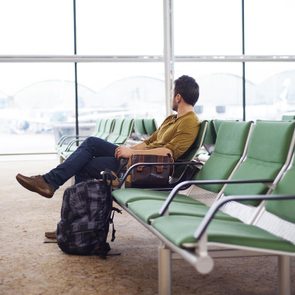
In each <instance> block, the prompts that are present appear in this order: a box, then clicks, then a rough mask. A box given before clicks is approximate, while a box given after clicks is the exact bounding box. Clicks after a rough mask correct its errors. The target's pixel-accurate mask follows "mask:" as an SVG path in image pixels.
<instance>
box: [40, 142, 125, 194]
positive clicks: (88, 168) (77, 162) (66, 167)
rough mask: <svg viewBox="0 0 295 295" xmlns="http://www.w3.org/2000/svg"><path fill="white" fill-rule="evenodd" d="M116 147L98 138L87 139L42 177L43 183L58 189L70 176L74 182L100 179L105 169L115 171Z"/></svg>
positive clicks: (116, 160) (116, 162)
mask: <svg viewBox="0 0 295 295" xmlns="http://www.w3.org/2000/svg"><path fill="white" fill-rule="evenodd" d="M116 148H117V145H115V144H112V143H110V142H107V141H105V140H103V139H100V138H98V137H88V138H87V139H86V140H85V141H84V142H83V143H82V144H81V145H80V146H79V147H78V148H77V150H76V151H75V152H73V153H72V154H71V155H70V156H69V157H68V158H67V159H66V160H65V161H64V162H63V163H62V164H60V165H58V166H57V167H56V168H54V169H52V170H51V171H50V172H48V173H46V174H44V175H43V177H44V179H45V181H46V182H47V183H48V184H50V185H51V186H52V187H53V188H54V189H58V188H59V187H60V186H61V185H63V184H64V183H65V182H66V181H67V180H68V179H70V178H71V177H72V176H75V182H76V183H78V182H81V181H85V180H87V179H92V178H101V176H100V172H101V171H103V170H105V169H110V170H112V171H117V170H118V169H119V166H120V161H119V160H118V159H116V158H115V156H114V155H115V149H116Z"/></svg>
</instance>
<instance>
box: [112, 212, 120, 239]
mask: <svg viewBox="0 0 295 295" xmlns="http://www.w3.org/2000/svg"><path fill="white" fill-rule="evenodd" d="M115 212H117V213H120V214H122V210H120V209H118V208H116V207H112V214H111V217H110V224H111V225H112V238H111V242H113V241H114V240H115V238H116V235H115V234H116V230H115V224H114V215H115Z"/></svg>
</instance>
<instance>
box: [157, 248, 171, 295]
mask: <svg viewBox="0 0 295 295" xmlns="http://www.w3.org/2000/svg"><path fill="white" fill-rule="evenodd" d="M158 272H159V273H158V277H159V295H171V251H170V249H167V248H165V246H164V245H163V246H160V247H159V255H158Z"/></svg>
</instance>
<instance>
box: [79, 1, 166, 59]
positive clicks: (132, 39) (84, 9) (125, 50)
mask: <svg viewBox="0 0 295 295" xmlns="http://www.w3.org/2000/svg"><path fill="white" fill-rule="evenodd" d="M162 2H163V1H159V0H141V1H138V0H124V1H122V0H108V1H97V0H88V1H84V0H77V18H78V22H77V38H78V53H79V54H96V55H125V54H126V55H133V54H136V55H141V54H148V55H153V54H155V55H158V54H163V3H162Z"/></svg>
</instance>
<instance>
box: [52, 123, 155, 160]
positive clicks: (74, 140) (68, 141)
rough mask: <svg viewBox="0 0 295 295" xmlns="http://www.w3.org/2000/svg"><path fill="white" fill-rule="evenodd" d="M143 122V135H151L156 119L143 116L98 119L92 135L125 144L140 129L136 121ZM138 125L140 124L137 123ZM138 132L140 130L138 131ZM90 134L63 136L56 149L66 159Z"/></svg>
mask: <svg viewBox="0 0 295 295" xmlns="http://www.w3.org/2000/svg"><path fill="white" fill-rule="evenodd" d="M139 121H141V122H143V124H144V125H143V126H144V128H145V129H144V131H143V133H142V136H145V135H147V136H148V135H150V134H152V133H153V132H154V131H155V130H156V123H155V120H154V119H150V118H143V119H133V118H117V119H105V118H101V119H99V120H97V122H96V126H95V131H94V133H93V134H92V135H91V136H95V137H99V138H101V139H104V140H107V141H109V142H111V143H114V144H118V145H121V144H124V143H126V141H127V140H128V139H129V138H130V136H131V133H132V132H133V131H134V130H136V131H137V130H138V129H137V127H136V126H135V122H137V123H138V122H139ZM137 125H138V124H137ZM137 132H138V131H137ZM87 137H88V136H75V135H73V136H63V137H62V138H61V139H60V140H59V142H58V144H57V146H56V150H57V153H58V155H59V156H60V157H61V159H62V160H64V159H66V158H67V157H68V156H69V155H70V154H71V153H72V152H73V151H75V150H76V148H77V147H78V146H79V145H80V144H81V142H83V140H85V139H86V138H87Z"/></svg>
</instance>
